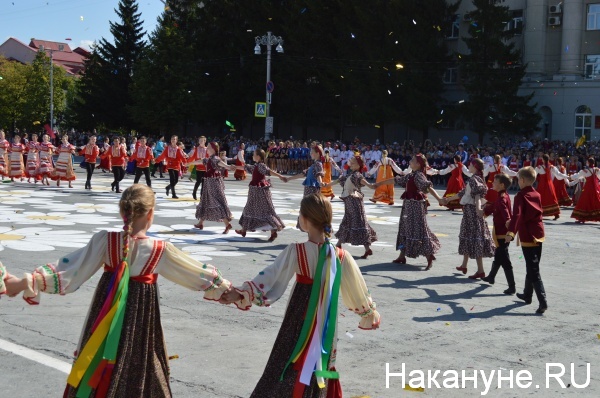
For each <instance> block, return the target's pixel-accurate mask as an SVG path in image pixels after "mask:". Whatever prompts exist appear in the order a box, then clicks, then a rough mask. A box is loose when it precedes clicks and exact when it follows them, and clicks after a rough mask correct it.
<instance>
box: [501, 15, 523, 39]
mask: <svg viewBox="0 0 600 398" xmlns="http://www.w3.org/2000/svg"><path fill="white" fill-rule="evenodd" d="M510 15H511V19H509V20H508V22H506V26H505V27H504V30H508V31H511V32H512V33H513V34H515V35H520V34H522V33H523V10H511V11H510Z"/></svg>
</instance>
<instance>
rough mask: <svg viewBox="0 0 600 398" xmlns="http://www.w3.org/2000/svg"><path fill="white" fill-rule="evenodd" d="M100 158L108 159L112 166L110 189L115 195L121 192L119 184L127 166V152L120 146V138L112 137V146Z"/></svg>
mask: <svg viewBox="0 0 600 398" xmlns="http://www.w3.org/2000/svg"><path fill="white" fill-rule="evenodd" d="M100 158H102V159H105V158H108V159H109V160H110V164H111V166H112V172H113V177H114V180H113V182H112V183H111V184H110V188H111V190H113V191H116V192H117V193H120V192H121V189H120V188H119V183H120V182H121V180H123V178H124V177H125V167H126V165H127V151H126V149H125V147H124V146H123V145H122V144H121V138H119V137H114V138H113V145H112V146H111V147H110V148H109V149H108V150H107V151H106V152H104V153H103V154H102V156H100Z"/></svg>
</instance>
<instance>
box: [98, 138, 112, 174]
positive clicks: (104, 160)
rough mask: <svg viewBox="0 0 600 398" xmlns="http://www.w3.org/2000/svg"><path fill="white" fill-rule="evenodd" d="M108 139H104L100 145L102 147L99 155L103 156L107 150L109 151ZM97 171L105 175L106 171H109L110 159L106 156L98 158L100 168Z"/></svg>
mask: <svg viewBox="0 0 600 398" xmlns="http://www.w3.org/2000/svg"><path fill="white" fill-rule="evenodd" d="M109 141H110V140H109V139H108V137H106V138H104V142H103V143H102V145H101V146H100V154H101V155H104V154H105V153H106V152H107V151H108V150H109V149H110V143H109ZM99 169H100V170H102V172H103V173H106V172H107V171H111V170H112V168H111V164H110V157H109V156H106V157H100V166H99Z"/></svg>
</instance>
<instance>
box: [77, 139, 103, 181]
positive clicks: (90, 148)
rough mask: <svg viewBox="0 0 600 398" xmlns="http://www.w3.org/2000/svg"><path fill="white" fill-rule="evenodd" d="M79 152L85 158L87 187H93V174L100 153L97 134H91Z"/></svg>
mask: <svg viewBox="0 0 600 398" xmlns="http://www.w3.org/2000/svg"><path fill="white" fill-rule="evenodd" d="M79 154H80V155H83V156H84V158H85V171H86V174H87V175H86V180H85V189H92V175H93V174H94V170H95V169H96V160H97V159H98V155H99V154H100V149H99V148H98V145H96V136H95V135H92V136H90V138H89V139H88V143H87V145H86V146H84V147H83V148H81V149H80V150H79Z"/></svg>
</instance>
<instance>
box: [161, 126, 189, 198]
mask: <svg viewBox="0 0 600 398" xmlns="http://www.w3.org/2000/svg"><path fill="white" fill-rule="evenodd" d="M178 138H179V137H177V136H176V135H172V136H171V144H170V145H169V146H167V147H165V150H164V151H163V152H162V153H161V154H160V156H159V157H157V158H156V160H155V161H154V162H155V163H161V162H162V161H163V160H164V161H166V162H167V171H168V172H169V185H167V186H166V187H165V189H166V192H167V196H169V192H170V191H172V192H173V196H172V197H173V199H179V197H178V196H177V194H176V193H175V186H176V185H177V183H178V182H179V172H180V170H181V165H182V164H185V162H186V158H187V157H186V156H185V153H184V152H183V151H182V150H181V148H179V146H177V140H178Z"/></svg>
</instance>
